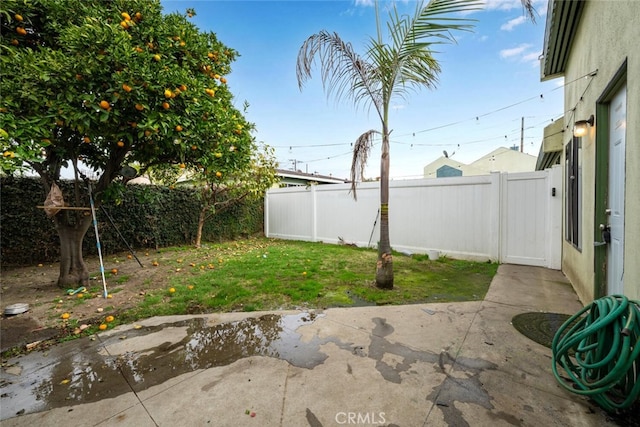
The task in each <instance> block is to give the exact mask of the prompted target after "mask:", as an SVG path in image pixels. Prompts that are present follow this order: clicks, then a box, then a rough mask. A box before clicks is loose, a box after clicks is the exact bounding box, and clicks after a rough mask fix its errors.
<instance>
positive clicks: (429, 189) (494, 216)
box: [264, 167, 562, 269]
mask: <svg viewBox="0 0 640 427" xmlns="http://www.w3.org/2000/svg"><path fill="white" fill-rule="evenodd" d="M349 188H350V185H349V184H329V185H312V186H309V187H289V188H279V189H271V190H269V191H268V192H267V194H266V196H265V221H264V223H265V235H266V236H267V237H273V238H281V239H294V240H306V241H314V242H325V243H340V242H345V243H354V244H356V245H358V246H361V247H363V246H376V244H377V241H378V235H379V232H380V230H379V226H380V224H379V218H378V209H379V207H380V195H379V192H380V190H379V184H378V183H377V182H371V183H362V184H360V185H358V190H357V191H358V201H354V200H353V197H352V195H351V194H350V193H349ZM389 195H390V196H389V197H390V201H389V227H390V237H391V246H392V247H393V248H394V249H395V250H398V251H401V252H406V253H429V252H430V251H438V252H439V253H440V254H442V255H446V256H449V257H452V258H459V259H470V260H479V261H486V260H491V261H500V262H502V263H512V264H525V265H535V266H543V267H547V268H553V269H560V266H561V259H560V258H561V247H562V230H561V215H562V202H561V201H562V173H561V169H560V167H554V168H552V169H548V170H545V171H537V172H526V173H492V174H490V175H483V176H471V177H452V178H436V179H419V180H400V181H391V182H390V192H389Z"/></svg>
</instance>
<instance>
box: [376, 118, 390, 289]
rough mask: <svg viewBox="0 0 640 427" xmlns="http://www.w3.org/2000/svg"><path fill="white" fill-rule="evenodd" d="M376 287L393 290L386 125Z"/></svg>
mask: <svg viewBox="0 0 640 427" xmlns="http://www.w3.org/2000/svg"><path fill="white" fill-rule="evenodd" d="M376 286H377V287H378V288H381V289H393V257H392V256H391V241H390V240H389V133H388V132H387V128H386V126H384V125H383V128H382V157H381V160H380V242H379V243H378V263H377V264H376Z"/></svg>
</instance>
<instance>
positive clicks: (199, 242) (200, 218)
mask: <svg viewBox="0 0 640 427" xmlns="http://www.w3.org/2000/svg"><path fill="white" fill-rule="evenodd" d="M206 218H207V209H206V208H201V209H200V215H198V230H197V231H196V248H199V247H200V246H201V245H202V229H203V228H204V223H205V220H206Z"/></svg>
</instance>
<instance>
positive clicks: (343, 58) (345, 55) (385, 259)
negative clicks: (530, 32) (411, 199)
mask: <svg viewBox="0 0 640 427" xmlns="http://www.w3.org/2000/svg"><path fill="white" fill-rule="evenodd" d="M523 1H524V0H523ZM482 5H483V2H482V1H478V0H431V1H430V2H429V3H428V4H427V5H426V6H425V5H424V3H423V2H418V4H417V5H416V11H415V14H414V15H413V16H406V15H402V16H401V15H399V14H398V11H397V9H396V5H395V3H394V4H393V7H392V8H391V10H390V14H389V17H390V20H389V22H388V23H387V28H388V31H389V36H390V39H391V40H390V41H389V42H388V43H385V42H383V39H382V32H381V28H380V19H379V10H378V4H377V2H376V24H377V38H375V39H374V38H371V39H370V40H369V42H368V44H367V48H368V49H367V52H366V54H365V55H364V56H361V55H358V54H357V53H356V52H355V51H354V49H353V47H352V45H351V44H350V43H346V42H345V41H343V40H342V39H341V38H340V36H339V35H338V34H336V33H330V32H327V31H324V30H322V31H320V32H318V33H316V34H314V35H312V36H311V37H309V38H308V39H307V40H306V41H305V42H304V43H303V45H302V46H301V48H300V51H299V52H298V60H297V67H296V68H297V70H296V71H297V79H298V86H299V87H300V89H302V87H303V85H304V83H305V82H306V81H307V80H308V79H310V78H311V69H312V66H313V65H314V60H315V59H316V58H317V59H318V60H319V62H320V73H321V78H322V82H323V86H324V88H325V89H326V91H327V94H328V95H331V94H334V95H335V97H336V98H337V99H340V98H343V97H345V98H347V99H349V100H351V101H353V103H354V104H356V105H359V104H365V106H367V107H368V108H370V107H371V106H373V108H374V110H375V112H376V113H377V115H378V117H379V119H380V123H381V125H382V129H381V131H378V130H368V131H367V132H365V133H363V134H362V135H360V137H358V139H357V140H356V142H355V145H354V148H353V160H352V163H351V190H352V192H353V196H354V198H357V195H356V184H357V182H358V181H360V180H361V178H362V174H363V172H364V167H365V165H366V161H367V157H368V155H369V151H370V149H371V146H372V144H373V142H374V137H376V136H378V135H380V137H381V139H382V147H381V150H382V155H381V161H380V241H379V243H378V262H377V265H376V286H377V287H379V288H382V289H392V288H393V261H392V256H391V243H390V240H389V134H390V133H391V130H390V128H389V107H390V105H391V101H392V99H395V98H404V97H405V96H407V94H408V92H409V90H410V89H418V88H420V87H426V88H429V89H432V88H434V87H435V85H436V83H437V80H438V74H439V73H440V65H439V64H438V61H436V60H435V59H434V57H433V53H434V52H433V50H432V49H433V47H434V45H437V44H442V43H452V42H455V39H454V38H453V35H452V34H451V32H452V31H453V30H471V28H472V24H471V22H472V20H470V19H467V18H464V17H460V16H458V17H454V16H452V15H454V14H455V13H458V12H467V11H471V10H478V9H481V7H482Z"/></svg>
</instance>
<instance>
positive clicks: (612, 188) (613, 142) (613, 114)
mask: <svg viewBox="0 0 640 427" xmlns="http://www.w3.org/2000/svg"><path fill="white" fill-rule="evenodd" d="M626 128H627V87H626V85H625V86H624V87H622V89H620V91H619V92H618V93H616V95H615V96H614V97H613V99H612V100H611V105H610V108H609V129H610V130H609V187H608V206H607V211H606V212H607V214H608V216H609V219H608V221H609V224H608V225H609V228H610V233H611V243H610V244H609V245H607V293H608V294H609V295H613V294H620V295H621V294H622V293H623V291H624V282H623V279H624V191H625V189H624V187H625V142H626Z"/></svg>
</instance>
